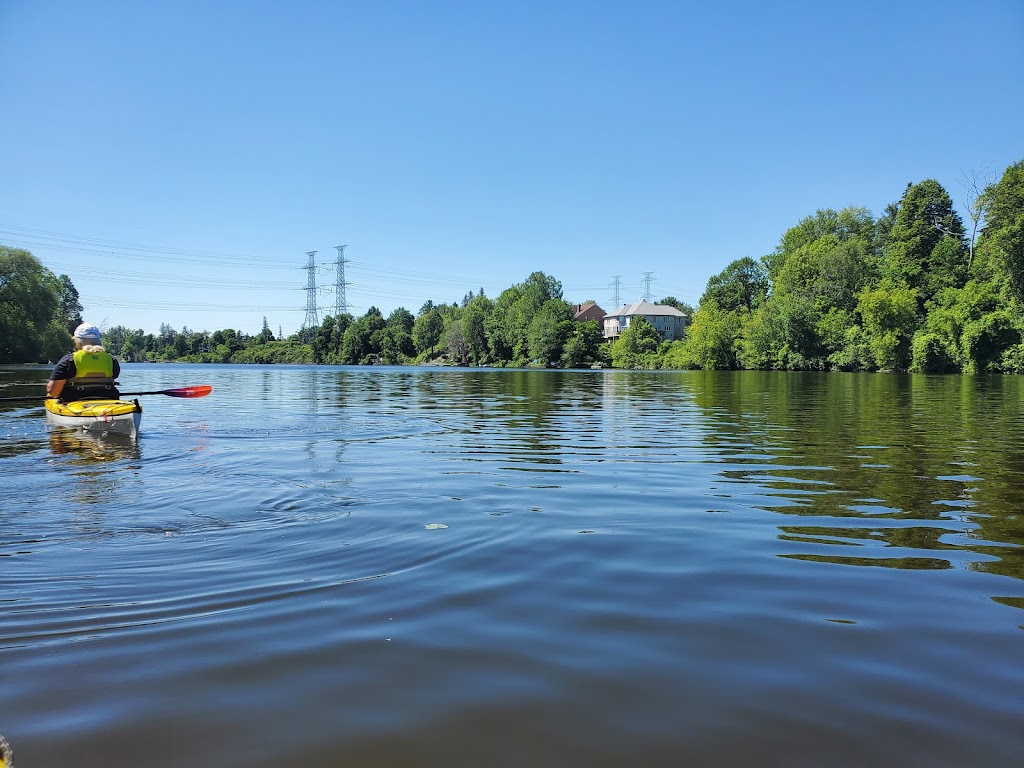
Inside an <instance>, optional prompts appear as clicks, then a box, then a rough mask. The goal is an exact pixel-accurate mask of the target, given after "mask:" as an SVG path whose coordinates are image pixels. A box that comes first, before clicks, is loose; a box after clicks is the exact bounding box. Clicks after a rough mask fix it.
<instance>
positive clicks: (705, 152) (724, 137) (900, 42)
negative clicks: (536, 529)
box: [0, 0, 1024, 335]
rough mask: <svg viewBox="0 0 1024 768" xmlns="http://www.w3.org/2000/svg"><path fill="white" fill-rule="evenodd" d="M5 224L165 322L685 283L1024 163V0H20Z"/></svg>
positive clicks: (147, 324)
mask: <svg viewBox="0 0 1024 768" xmlns="http://www.w3.org/2000/svg"><path fill="white" fill-rule="evenodd" d="M0 52H2V60H0V108H2V110H3V119H2V120H0V178H2V183H0V244H5V245H11V246H17V247H24V248H27V249H28V250H30V251H31V252H32V253H33V254H35V255H36V256H37V257H38V258H39V259H40V260H41V261H42V262H43V264H44V265H45V266H47V267H48V268H50V269H51V270H52V271H54V272H55V273H58V274H60V273H65V274H67V275H69V276H70V277H71V279H72V281H73V282H74V284H75V286H76V287H77V288H78V290H79V292H80V294H81V299H82V303H83V304H84V306H85V312H84V315H85V318H86V319H87V320H89V321H90V322H94V323H97V324H102V325H103V326H105V327H109V326H113V325H125V326H128V327H130V328H142V329H144V330H146V331H156V330H157V329H158V328H159V326H160V324H161V323H169V324H170V325H172V326H173V327H175V328H176V329H181V328H182V327H183V326H187V327H189V328H192V329H194V330H208V331H213V330H217V329H221V328H237V329H240V330H243V331H246V332H249V333H256V332H258V331H259V330H260V328H261V327H262V322H263V318H264V317H266V318H267V320H268V322H269V324H270V327H271V329H272V330H273V332H274V333H275V334H276V333H277V332H278V329H279V328H281V329H283V331H284V333H285V334H286V335H287V334H290V333H293V332H294V331H296V330H297V329H298V328H299V327H300V326H301V325H302V324H303V321H304V320H305V317H306V300H307V292H306V290H305V289H306V287H307V277H308V274H307V271H306V270H305V269H303V267H305V266H306V264H307V256H306V252H307V251H313V250H315V251H317V255H316V260H317V263H318V264H320V265H321V266H322V269H318V270H317V272H316V282H317V284H318V285H320V286H323V287H324V288H325V290H323V291H322V292H320V293H319V294H318V297H317V304H318V306H319V308H320V310H319V315H320V318H321V319H322V318H323V317H324V316H325V315H327V314H332V313H333V310H334V306H335V297H334V295H333V293H331V292H330V290H326V289H329V288H331V287H333V285H334V282H335V274H334V271H333V269H332V264H333V262H334V261H335V260H336V258H337V251H336V250H335V246H337V245H347V246H348V247H347V249H346V251H345V255H346V257H347V258H348V259H349V263H348V264H347V265H346V278H347V280H348V283H349V285H348V288H347V291H346V294H347V295H346V298H347V299H348V303H349V305H350V310H351V311H352V312H353V314H355V315H357V316H359V315H362V314H363V313H365V311H366V310H367V309H368V308H369V307H370V306H371V305H376V306H377V307H378V308H380V309H381V310H382V311H383V312H384V314H385V315H387V314H388V313H389V312H390V311H392V310H393V309H395V308H396V307H399V306H404V307H406V308H407V309H409V310H410V311H412V312H413V313H416V311H417V310H418V309H419V307H420V306H421V305H422V304H423V302H425V301H426V300H427V299H432V300H433V301H435V302H451V301H456V300H460V299H461V298H462V297H463V296H464V295H465V294H466V293H467V292H468V291H470V290H472V291H478V290H479V289H480V288H483V289H484V290H485V292H486V293H487V294H488V295H489V296H491V297H492V298H494V297H497V295H498V294H499V293H500V292H501V291H502V290H504V289H505V288H507V287H509V286H510V285H512V284H513V283H517V282H522V281H523V280H524V279H525V278H526V277H527V276H528V275H529V274H530V273H531V272H533V271H536V270H541V271H544V272H546V273H548V274H550V275H553V276H554V277H555V278H557V279H558V280H560V281H561V282H562V285H563V289H564V293H565V298H566V299H567V300H569V301H571V302H574V303H576V302H581V301H584V300H587V299H594V300H596V301H597V302H598V303H599V304H601V305H602V306H603V307H605V309H611V308H612V307H611V304H612V299H613V296H614V289H613V287H612V284H613V281H614V280H615V277H616V276H621V278H620V280H621V283H620V285H621V287H620V298H621V299H622V300H623V301H634V300H636V299H637V298H639V297H640V296H641V294H642V293H643V292H644V282H643V281H644V273H645V272H650V273H651V275H650V276H651V283H650V291H651V294H652V297H653V298H654V299H659V298H662V297H665V296H675V297H676V298H678V299H682V300H684V301H688V302H690V303H691V304H694V305H696V304H697V301H698V299H699V297H700V294H701V293H702V292H703V289H704V286H705V284H706V282H707V279H708V277H710V276H711V275H713V274H716V273H717V272H719V271H721V270H722V269H723V268H724V267H725V266H726V265H727V264H728V263H729V262H730V261H732V260H734V259H737V258H741V257H743V256H753V257H755V258H757V257H760V256H762V255H764V254H766V253H768V252H770V251H771V250H772V249H773V248H774V247H775V245H776V244H777V243H778V241H779V238H780V237H781V235H782V234H783V233H784V232H785V230H786V229H788V228H789V227H791V226H793V225H795V224H796V223H797V222H798V221H799V220H800V219H802V218H803V217H805V216H808V215H811V214H813V213H814V212H815V211H816V210H817V209H820V208H836V209H839V208H842V207H845V206H849V205H858V206H864V207H866V208H868V209H869V210H871V211H872V213H874V214H876V215H878V214H879V213H881V212H882V210H883V209H884V207H885V206H886V205H887V204H888V203H890V202H893V201H895V200H897V199H898V198H899V197H900V195H901V194H902V191H903V189H904V188H905V186H906V184H907V183H908V182H918V181H922V180H924V179H927V178H935V179H937V180H938V181H939V182H940V183H942V184H943V185H944V186H945V187H946V189H947V190H948V191H949V193H950V194H951V195H952V196H953V198H954V200H955V201H957V202H958V203H959V204H961V205H962V203H963V199H964V189H963V182H964V174H965V173H987V174H989V175H991V176H993V177H994V176H996V175H998V174H1000V173H1001V172H1002V171H1003V170H1004V169H1005V168H1006V166H1008V165H1009V164H1011V163H1014V162H1016V161H1018V160H1022V159H1024V0H965V1H963V2H952V1H950V0H902V1H901V0H886V1H885V2H875V1H874V0H868V1H866V2H843V3H833V2H827V1H825V0H814V1H813V2H788V1H786V0H781V1H779V0H776V1H775V2H763V1H760V2H740V1H737V0H733V1H732V2H730V1H729V0H720V1H719V2H705V1H702V2H690V1H689V0H632V1H627V0H620V1H618V2H606V1H604V0H574V1H568V0H544V1H543V2H541V1H535V0H514V1H511V0H493V1H491V0H472V1H471V0H432V1H428V0H372V1H370V0H361V1H360V2H348V1H346V0H337V1H335V2H328V1H327V0H323V1H321V2H314V1H312V0H306V1H303V0H293V1H292V2H288V3H283V2H264V1H262V0H246V1H244V2H243V1H238V2H226V1H223V2H219V1H218V0H201V1H196V0H176V2H140V1H139V0H125V1H124V2H110V1H107V0H94V1H93V2H81V0H66V1H60V0H0Z"/></svg>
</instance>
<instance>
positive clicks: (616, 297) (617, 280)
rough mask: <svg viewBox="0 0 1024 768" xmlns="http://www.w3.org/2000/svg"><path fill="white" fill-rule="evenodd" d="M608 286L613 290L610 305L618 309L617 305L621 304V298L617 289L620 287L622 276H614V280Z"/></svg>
mask: <svg viewBox="0 0 1024 768" xmlns="http://www.w3.org/2000/svg"><path fill="white" fill-rule="evenodd" d="M610 285H611V286H612V287H613V288H614V289H615V293H614V295H613V296H612V305H613V306H614V307H615V308H616V309H618V308H619V305H620V304H622V298H621V294H620V292H619V288H621V287H622V275H615V279H614V280H613V281H612V282H611V283H610Z"/></svg>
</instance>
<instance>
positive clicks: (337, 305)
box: [334, 245, 348, 317]
mask: <svg viewBox="0 0 1024 768" xmlns="http://www.w3.org/2000/svg"><path fill="white" fill-rule="evenodd" d="M334 247H335V248H336V249H337V251H338V260H337V261H336V262H334V270H335V276H334V316H335V317H338V316H339V315H341V314H343V313H345V312H348V301H346V300H345V286H347V285H348V282H346V280H345V265H346V264H348V259H346V258H345V249H346V248H348V246H347V245H336V246H334Z"/></svg>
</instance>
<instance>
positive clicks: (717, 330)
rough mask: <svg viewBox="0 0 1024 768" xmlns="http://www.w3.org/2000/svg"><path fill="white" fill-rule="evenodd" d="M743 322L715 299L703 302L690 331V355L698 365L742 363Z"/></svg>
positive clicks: (714, 366)
mask: <svg viewBox="0 0 1024 768" xmlns="http://www.w3.org/2000/svg"><path fill="white" fill-rule="evenodd" d="M741 327H742V322H741V320H740V317H739V315H738V314H737V313H736V312H728V311H726V310H724V309H722V308H721V307H719V306H718V304H717V303H716V302H714V301H708V302H701V305H700V308H699V309H698V310H697V313H696V314H695V315H694V316H693V322H692V323H691V324H690V327H689V328H688V329H687V333H686V339H685V344H686V351H685V356H686V358H687V359H688V360H689V361H690V362H691V363H692V365H693V366H694V367H697V368H704V369H705V370H711V369H727V368H736V367H737V366H738V362H739V360H738V355H737V350H738V346H739V344H738V339H739V335H740V330H741Z"/></svg>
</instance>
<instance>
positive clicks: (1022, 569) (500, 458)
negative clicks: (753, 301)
mask: <svg viewBox="0 0 1024 768" xmlns="http://www.w3.org/2000/svg"><path fill="white" fill-rule="evenodd" d="M46 375H47V373H46V371H45V370H43V369H35V368H9V369H3V370H0V385H3V386H0V394H2V395H5V396H11V395H15V394H28V393H32V394H35V393H38V392H40V391H41V388H40V386H39V383H41V382H42V381H43V380H44V379H45V378H46ZM121 380H122V388H123V389H125V390H126V391H134V390H152V389H163V388H168V387H180V386H185V385H191V384H212V385H214V392H213V394H212V395H211V396H210V397H207V398H203V399H195V400H184V399H174V398H169V397H161V396H150V397H146V398H144V399H143V405H144V407H145V413H144V416H143V422H142V435H141V437H140V438H139V440H138V441H137V442H136V443H132V442H127V441H124V440H120V441H116V440H95V439H89V438H88V437H85V436H79V435H68V434H66V433H62V432H60V431H52V432H51V431H50V430H48V428H47V427H46V426H45V424H44V420H43V418H42V415H41V413H42V409H41V408H40V407H38V405H35V404H31V403H29V404H13V405H12V404H10V403H0V418H2V422H0V435H2V438H0V477H2V480H0V483H2V485H0V733H2V734H3V735H4V736H6V737H7V738H8V740H9V741H10V742H11V745H12V747H13V748H14V750H15V756H16V761H17V764H18V766H19V768H20V767H21V766H71V765H74V766H76V768H83V767H84V766H104V768H117V767H118V766H140V765H145V766H153V767H160V766H168V767H169V766H179V765H195V766H218V767H219V766H245V767H246V768H258V767H261V766H267V767H268V768H269V766H278V765H297V766H303V768H315V767H317V766H342V765H345V766H347V765H358V766H410V765H435V764H437V765H448V766H481V765H507V766H527V765H528V766H566V765H587V766H618V765H645V766H650V765H691V766H694V765H697V766H703V765H707V766H712V765H713V766H722V765H753V764H757V765H761V766H772V765H777V766H794V765H806V766H820V765H829V766H863V765H901V766H930V767H932V766H946V765H949V766H953V765H978V766H1019V765H1020V764H1021V763H1022V761H1024V663H1022V662H1024V610H1022V609H1024V549H1022V545H1024V521H1022V517H1021V513H1022V511H1024V510H1022V497H1024V494H1022V492H1021V488H1022V485H1024V452H1022V447H1024V446H1022V437H1021V436H1022V434H1024V430H1022V428H1024V410H1022V383H1021V380H1020V379H1019V378H1013V377H1006V378H987V377H955V376H954V377H924V376H914V377H911V376H887V375H881V374H873V375H847V374H806V375H804V374H793V373H788V374H781V373H780V374H770V373H704V372H682V373H636V372H615V371H587V372H562V371H472V370H451V369H447V370H438V369H410V368H329V367H286V366H268V367H243V366H223V367H221V366H178V365H126V366H124V372H123V374H122V377H121Z"/></svg>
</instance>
